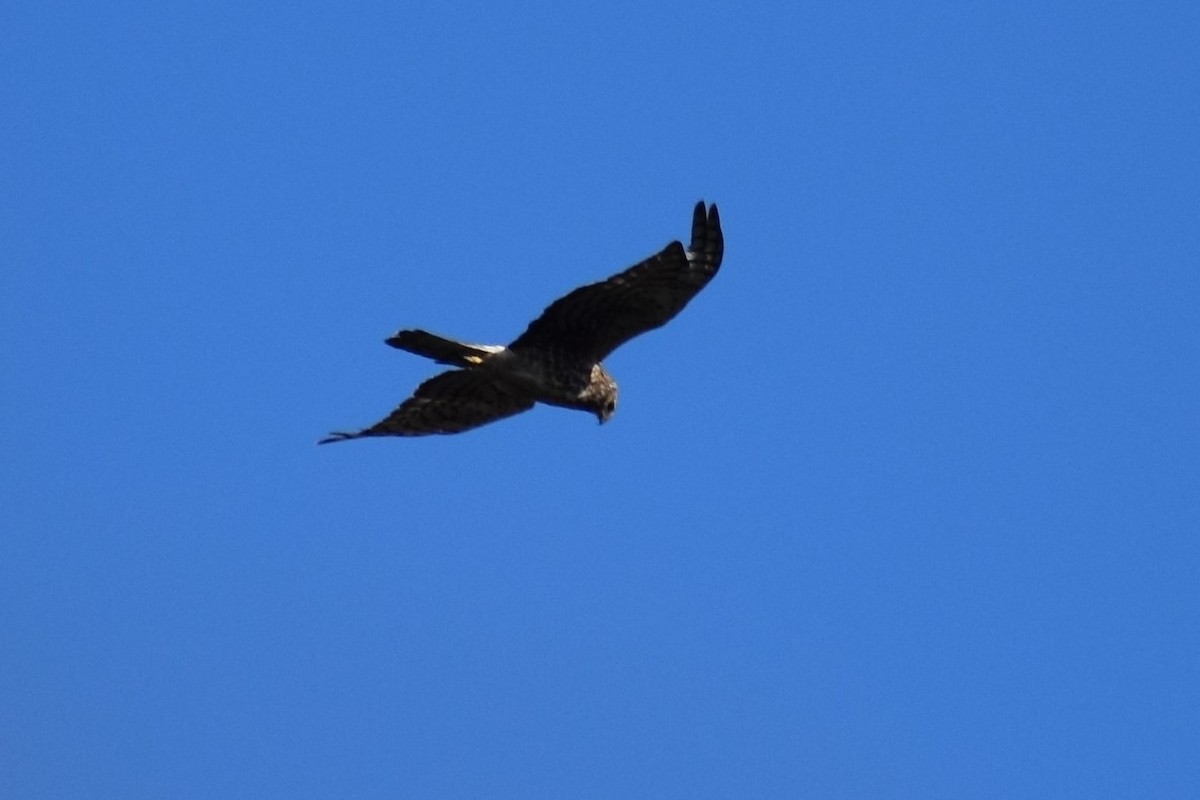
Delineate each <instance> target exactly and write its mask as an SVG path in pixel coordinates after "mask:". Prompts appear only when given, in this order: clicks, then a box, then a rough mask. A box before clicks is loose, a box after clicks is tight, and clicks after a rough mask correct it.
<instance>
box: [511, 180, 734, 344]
mask: <svg viewBox="0 0 1200 800" xmlns="http://www.w3.org/2000/svg"><path fill="white" fill-rule="evenodd" d="M724 249H725V243H724V239H723V237H722V235H721V220H720V217H718V216H717V207H716V205H712V206H709V208H708V210H707V213H706V212H705V207H704V202H703V201H701V202H699V203H697V204H696V210H695V212H694V213H693V215H692V243H691V244H690V245H689V246H688V249H687V250H684V249H683V245H682V244H680V243H679V242H677V241H676V242H671V243H670V244H669V245H667V246H666V248H665V249H663V251H662V252H660V253H659V254H658V255H655V256H652V257H651V258H648V259H646V260H645V261H643V262H641V263H640V264H636V265H635V266H632V267H630V268H629V269H627V270H625V271H624V272H621V273H618V274H616V275H613V276H612V277H611V278H609V279H608V280H605V281H600V282H599V283H593V284H591V285H589V286H583V287H580V288H578V289H576V290H575V291H573V292H571V293H570V294H568V295H567V296H566V297H563V298H561V299H559V300H556V301H554V302H553V303H551V304H550V307H549V308H547V309H546V310H545V311H543V312H542V315H541V316H540V317H538V318H537V319H536V320H534V321H533V322H532V323H530V325H529V327H528V328H527V329H526V330H525V332H524V333H522V334H521V335H520V336H519V337H517V339H516V340H515V341H514V342H513V343H512V344H511V345H509V347H510V348H512V349H513V350H557V351H559V352H566V353H570V354H573V355H578V356H580V357H583V358H587V359H590V360H592V361H600V360H601V359H603V358H604V357H605V356H607V355H608V354H609V353H611V352H612V351H613V350H615V349H617V348H618V347H619V346H621V345H622V344H624V343H625V342H627V341H629V340H630V339H632V338H633V337H635V336H637V335H639V334H642V333H645V332H646V331H648V330H653V329H654V328H657V327H659V326H661V325H664V324H666V323H667V322H668V321H670V320H671V319H672V318H673V317H674V316H675V315H676V314H678V313H679V312H680V311H682V310H683V307H684V306H686V305H687V304H688V301H690V300H691V299H692V298H693V297H695V296H696V294H697V293H698V292H699V291H700V290H701V289H703V288H704V287H705V286H706V285H708V282H709V281H710V280H712V278H713V276H714V275H716V274H717V270H718V269H720V267H721V256H722V254H723V252H724Z"/></svg>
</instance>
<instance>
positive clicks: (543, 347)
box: [320, 202, 724, 444]
mask: <svg viewBox="0 0 1200 800" xmlns="http://www.w3.org/2000/svg"><path fill="white" fill-rule="evenodd" d="M723 250H724V240H723V238H722V236H721V221H720V218H719V217H718V216H717V207H716V206H715V205H712V206H709V207H708V209H707V211H706V209H705V206H704V203H703V202H700V203H697V204H696V210H695V213H694V214H693V216H692V243H691V244H690V245H689V246H688V248H687V249H686V250H685V249H684V248H683V245H682V244H680V243H679V242H677V241H676V242H671V243H670V244H669V245H667V246H666V247H665V248H664V249H663V250H662V251H661V252H660V253H658V254H657V255H654V256H651V257H650V258H648V259H646V260H645V261H643V262H641V263H640V264H636V265H634V266H632V267H630V268H629V269H627V270H625V271H624V272H620V273H617V274H616V275H613V276H612V277H611V278H609V279H608V280H604V281H600V282H599V283H593V284H590V285H588V286H582V287H580V288H578V289H576V290H575V291H573V292H571V293H570V294H568V295H567V296H566V297H562V298H560V299H558V300H556V301H554V302H553V303H552V304H550V307H549V308H547V309H546V310H545V311H543V312H542V315H541V316H540V317H538V318H537V319H535V320H534V321H533V322H532V323H530V325H529V327H528V328H527V329H526V330H525V332H524V333H522V334H521V335H520V336H518V337H517V338H516V339H515V340H514V341H513V342H512V343H511V344H509V345H508V346H507V347H504V346H501V345H485V344H466V343H464V342H457V341H454V340H453V339H445V338H443V337H441V336H435V335H434V334H432V333H426V332H425V331H417V330H403V331H400V332H398V333H397V334H396V335H395V336H392V337H390V338H389V339H387V343H388V344H390V345H391V346H392V347H396V348H399V349H400V350H407V351H408V352H410V353H416V354H417V355H419V356H425V357H426V358H432V359H433V360H434V361H437V362H438V363H439V364H446V365H448V366H451V367H456V369H452V370H450V371H449V372H443V373H442V374H440V375H436V376H434V377H433V378H430V379H429V380H427V381H425V382H424V383H422V384H421V385H420V386H418V387H417V391H416V392H414V393H413V396H412V397H410V398H408V399H407V400H405V401H404V402H403V403H402V404H401V405H400V407H399V408H397V409H396V410H395V411H393V412H392V413H391V414H389V415H388V416H387V418H386V419H384V420H382V421H380V422H377V423H375V424H374V425H372V426H371V427H369V428H364V429H363V430H361V431H357V432H355V433H334V434H331V435H330V436H329V437H327V438H325V439H322V440H321V441H320V444H326V443H327V442H343V441H346V440H347V439H358V438H361V437H365V436H425V435H427V434H431V433H459V432H461V431H465V430H468V429H470V428H475V427H478V426H480V425H483V424H486V423H488V422H494V421H496V420H498V419H503V418H504V417H510V416H512V415H514V414H519V413H521V412H522V411H528V410H529V409H531V408H533V404H534V403H546V404H548V405H552V406H562V407H564V408H575V409H579V410H580V411H590V412H591V413H593V414H595V415H596V417H597V418H599V420H600V422H602V423H603V422H606V421H607V420H608V418H609V417H611V416H612V415H613V412H614V411H616V408H617V382H616V381H614V380H613V378H612V376H611V375H609V374H608V371H607V370H605V369H604V365H603V364H601V363H600V362H601V360H603V359H604V358H605V357H607V356H608V354H609V353H611V352H612V351H613V350H615V349H617V348H618V347H620V346H621V345H622V344H624V343H625V342H627V341H629V340H630V339H632V338H633V337H635V336H638V335H639V334H642V333H645V332H646V331H649V330H653V329H654V328H657V327H659V326H661V325H664V324H666V323H667V322H668V321H669V320H671V318H673V317H674V316H675V315H676V314H678V313H679V312H680V311H682V310H683V307H684V306H686V305H687V304H688V301H690V300H691V299H692V298H693V297H695V296H696V293H697V292H699V291H700V290H701V289H703V288H704V287H705V286H706V285H707V284H708V282H709V281H710V280H712V278H713V276H714V275H716V274H717V270H718V269H719V268H720V266H721V255H722V252H723Z"/></svg>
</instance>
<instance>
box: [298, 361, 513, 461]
mask: <svg viewBox="0 0 1200 800" xmlns="http://www.w3.org/2000/svg"><path fill="white" fill-rule="evenodd" d="M531 408H533V400H532V399H530V398H529V397H522V396H520V395H514V394H512V393H511V392H508V391H506V390H505V389H504V388H503V387H501V386H500V385H498V384H497V383H495V382H494V381H492V380H491V379H489V378H488V377H487V376H486V375H481V374H480V373H478V372H475V371H473V370H461V369H455V370H450V371H449V372H443V373H442V374H441V375H435V376H434V377H432V378H430V379H429V380H427V381H425V382H424V383H422V384H421V385H420V386H418V387H417V391H416V392H414V393H413V396H412V397H410V398H408V399H407V400H405V401H404V402H403V403H401V404H400V407H399V408H397V409H396V410H395V411H393V412H392V413H391V414H389V415H388V416H387V417H386V418H385V419H383V420H381V421H379V422H377V423H375V424H374V425H372V426H371V427H369V428H364V429H363V430H361V431H357V432H354V433H333V434H330V435H329V436H328V437H326V438H324V439H322V440H321V441H320V442H318V444H328V443H330V442H344V441H346V440H347V439H359V438H362V437H365V436H426V435H428V434H431V433H459V432H461V431H465V430H468V429H470V428H477V427H479V426H480V425H484V424H486V423H488V422H495V421H496V420H498V419H503V418H504V417H511V416H512V415H513V414H520V413H521V412H522V411H528V410H529V409H531Z"/></svg>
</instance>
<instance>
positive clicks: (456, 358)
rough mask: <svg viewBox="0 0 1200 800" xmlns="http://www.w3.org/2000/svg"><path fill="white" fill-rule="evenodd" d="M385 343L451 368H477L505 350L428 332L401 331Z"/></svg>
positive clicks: (495, 346) (496, 346) (497, 346)
mask: <svg viewBox="0 0 1200 800" xmlns="http://www.w3.org/2000/svg"><path fill="white" fill-rule="evenodd" d="M385 341H387V343H388V344H390V345H391V346H392V347H395V348H396V349H398V350H407V351H408V352H410V353H415V354H417V355H419V356H425V358H432V359H433V360H434V361H436V362H438V363H439V364H445V365H446V366H450V367H463V368H470V367H477V366H479V365H480V364H482V363H483V362H484V361H486V360H487V358H488V357H489V356H491V355H492V354H494V353H498V352H500V351H501V350H503V349H504V348H503V347H501V346H499V345H492V344H467V343H466V342H456V341H455V340H453V339H446V338H444V337H442V336H436V335H434V334H432V333H428V332H426V331H399V332H398V333H396V334H395V335H394V336H390V337H388V338H387V339H386V340H385Z"/></svg>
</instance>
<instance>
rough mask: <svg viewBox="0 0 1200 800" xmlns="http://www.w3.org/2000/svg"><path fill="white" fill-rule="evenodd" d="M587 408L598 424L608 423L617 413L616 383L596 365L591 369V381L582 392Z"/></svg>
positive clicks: (606, 372)
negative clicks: (593, 414)
mask: <svg viewBox="0 0 1200 800" xmlns="http://www.w3.org/2000/svg"><path fill="white" fill-rule="evenodd" d="M584 394H585V396H586V398H587V405H588V408H589V409H591V411H592V412H593V413H595V415H596V419H598V420H600V424H601V425H603V424H604V423H606V422H608V420H609V419H610V418H611V417H612V415H613V414H615V413H616V411H617V382H616V381H614V380H613V377H612V375H609V374H608V371H607V370H605V369H604V367H602V366H600V365H599V364H596V365H595V366H594V367H592V380H591V383H589V384H588V387H587V389H585V390H584Z"/></svg>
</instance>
